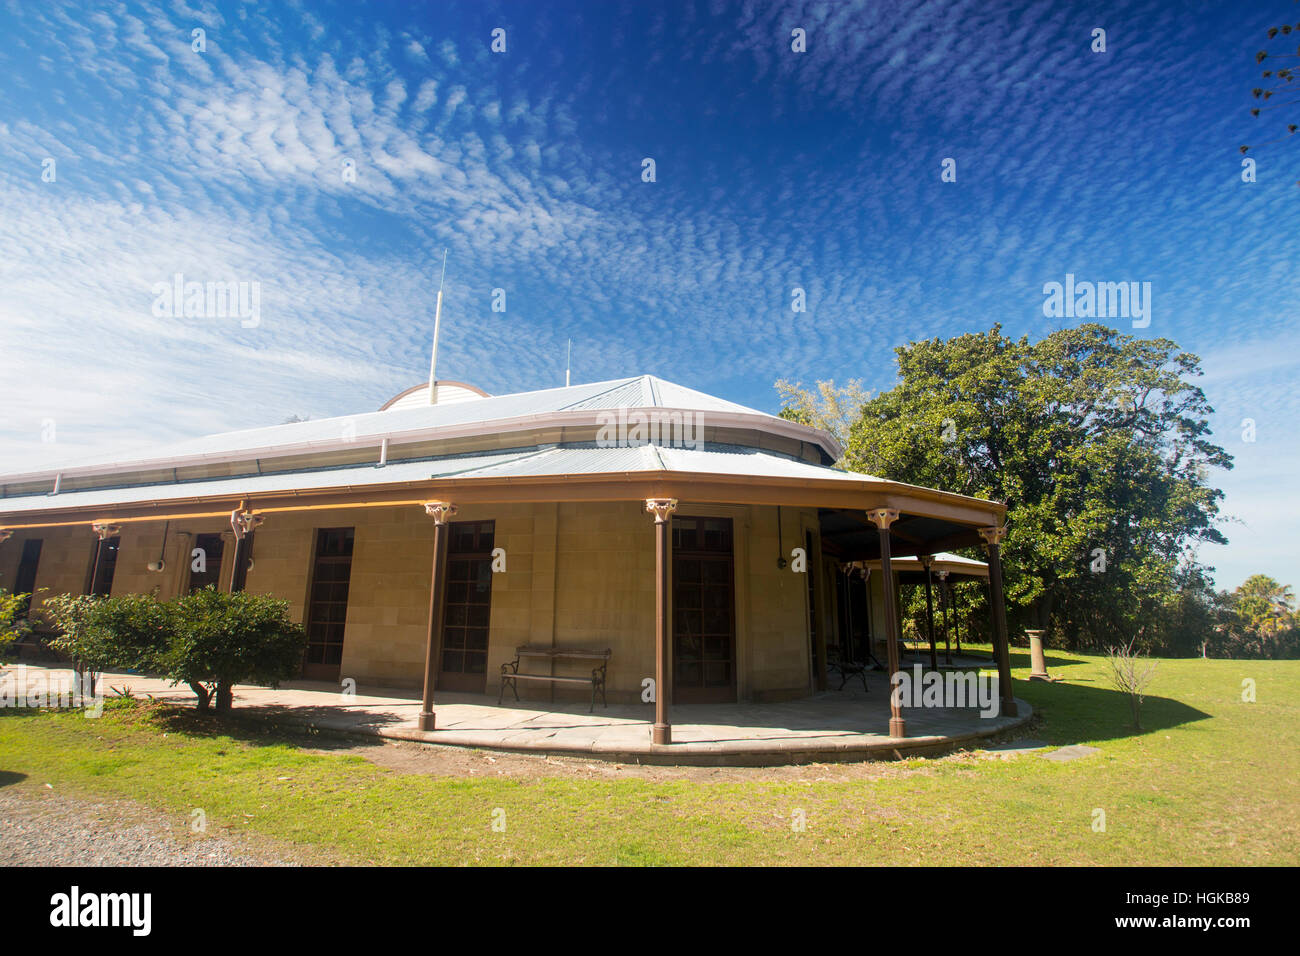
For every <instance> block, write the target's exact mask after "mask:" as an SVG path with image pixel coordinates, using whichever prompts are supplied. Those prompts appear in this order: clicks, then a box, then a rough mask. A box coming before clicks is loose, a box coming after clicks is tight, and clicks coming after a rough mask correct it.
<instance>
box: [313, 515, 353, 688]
mask: <svg viewBox="0 0 1300 956" xmlns="http://www.w3.org/2000/svg"><path fill="white" fill-rule="evenodd" d="M352 541H353V534H352V529H351V528H322V529H320V530H319V531H318V532H316V556H315V561H314V564H313V566H312V576H311V598H310V601H309V602H308V606H307V653H306V660H305V663H304V667H303V676H305V677H315V678H321V679H333V678H335V677H337V676H338V672H339V665H340V663H341V662H342V660H343V631H344V628H345V625H346V624H347V618H348V585H349V582H350V580H351V578H352Z"/></svg>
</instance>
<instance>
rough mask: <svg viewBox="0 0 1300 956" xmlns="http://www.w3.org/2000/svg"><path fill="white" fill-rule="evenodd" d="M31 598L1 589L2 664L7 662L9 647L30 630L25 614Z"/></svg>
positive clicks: (0, 654)
mask: <svg viewBox="0 0 1300 956" xmlns="http://www.w3.org/2000/svg"><path fill="white" fill-rule="evenodd" d="M30 597H31V595H30V594H10V593H9V592H8V591H6V590H5V589H4V588H0V664H3V663H4V661H5V652H6V651H7V650H8V649H9V645H11V644H12V643H13V642H14V641H16V640H17V639H18V638H20V637H22V636H23V634H24V633H26V631H27V630H28V627H27V621H26V619H25V617H24V612H25V611H26V610H27V601H28V599H29V598H30Z"/></svg>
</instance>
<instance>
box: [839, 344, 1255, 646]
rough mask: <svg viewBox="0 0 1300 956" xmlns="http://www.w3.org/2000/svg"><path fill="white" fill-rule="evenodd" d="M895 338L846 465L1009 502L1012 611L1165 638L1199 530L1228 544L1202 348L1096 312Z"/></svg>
mask: <svg viewBox="0 0 1300 956" xmlns="http://www.w3.org/2000/svg"><path fill="white" fill-rule="evenodd" d="M896 353H897V356H898V371H899V378H900V381H899V384H898V385H897V386H896V387H895V388H893V389H891V390H890V391H888V392H884V393H882V394H880V395H878V396H877V397H876V398H874V399H871V400H870V401H868V402H866V403H865V404H864V405H863V406H862V414H861V417H860V418H859V420H858V421H857V422H856V423H855V424H854V425H853V426H852V429H851V431H850V436H849V443H848V450H847V452H846V456H845V464H846V465H847V466H848V467H849V468H850V469H852V470H854V471H864V472H868V473H870V474H875V475H880V476H882V477H886V478H892V479H896V480H899V481H906V482H910V483H912V484H919V485H926V486H929V487H934V488H943V489H945V490H948V491H956V492H961V493H962V494H968V495H976V496H979V497H983V498H993V499H996V500H1000V501H1005V502H1006V503H1007V506H1008V516H1007V525H1008V534H1007V539H1006V542H1005V545H1004V558H1005V560H1004V564H1005V568H1006V576H1007V597H1008V601H1009V604H1010V610H1011V612H1012V616H1013V618H1014V619H1015V620H1016V621H1017V623H1018V624H1020V625H1022V626H1036V627H1053V628H1054V630H1056V631H1057V632H1058V633H1061V634H1062V635H1063V636H1065V637H1066V638H1067V639H1069V640H1070V641H1071V643H1083V644H1105V643H1112V642H1114V641H1115V640H1117V639H1123V640H1126V641H1127V640H1129V639H1132V638H1137V639H1138V640H1139V643H1140V644H1151V643H1157V644H1160V643H1163V640H1161V639H1159V637H1158V636H1156V635H1153V634H1152V633H1150V631H1151V627H1152V625H1153V624H1154V623H1155V622H1156V621H1158V620H1160V619H1161V614H1162V613H1167V612H1169V608H1170V606H1171V605H1173V604H1176V603H1177V595H1178V592H1179V590H1180V588H1181V587H1183V586H1199V579H1198V574H1197V565H1196V564H1195V561H1194V559H1193V549H1194V547H1195V545H1196V544H1197V543H1199V542H1207V541H1208V542H1216V543H1225V539H1224V537H1223V536H1222V535H1221V534H1220V533H1219V531H1218V530H1217V529H1216V527H1215V525H1216V521H1217V517H1218V510H1219V502H1220V500H1221V499H1222V492H1220V491H1219V490H1217V489H1216V488H1215V487H1213V485H1212V484H1211V483H1210V481H1211V478H1210V476H1211V473H1212V470H1213V469H1215V468H1231V467H1232V458H1231V456H1229V455H1228V454H1227V453H1226V452H1225V451H1224V450H1223V449H1222V448H1220V447H1219V446H1218V445H1216V444H1214V443H1213V442H1212V441H1211V437H1210V427H1209V423H1208V418H1209V416H1210V415H1211V414H1212V413H1213V409H1212V408H1210V406H1209V404H1208V403H1207V402H1206V399H1205V395H1204V394H1203V393H1202V391H1201V390H1200V388H1198V387H1197V386H1196V385H1195V384H1194V383H1193V381H1192V379H1194V378H1195V377H1196V376H1198V375H1199V374H1200V367H1199V360H1198V359H1197V358H1196V357H1195V356H1193V355H1190V354H1188V353H1186V352H1183V351H1181V350H1180V349H1179V348H1178V347H1177V345H1175V344H1174V343H1173V342H1171V341H1169V340H1168V339H1135V338H1133V337H1132V336H1128V335H1123V334H1121V333H1119V332H1117V331H1115V330H1113V329H1108V328H1105V327H1104V326H1101V325H1098V324H1087V325H1083V326H1080V327H1077V328H1070V329H1063V330H1060V331H1057V332H1053V333H1052V334H1050V335H1048V336H1047V337H1046V338H1044V339H1042V340H1040V341H1038V342H1031V341H1030V340H1029V339H1028V337H1024V338H1021V339H1019V340H1013V339H1010V338H1008V337H1006V336H1004V335H1003V334H1002V331H1001V328H1000V326H996V325H995V326H994V327H993V328H992V329H990V330H989V331H988V332H983V333H972V334H968V335H961V336H957V337H956V338H952V339H948V340H946V341H943V340H939V339H934V340H927V341H922V342H912V343H910V344H908V345H906V346H904V347H902V348H899V349H897V350H896ZM1188 582H1191V584H1189V583H1188Z"/></svg>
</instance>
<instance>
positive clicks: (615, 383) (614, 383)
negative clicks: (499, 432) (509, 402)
mask: <svg viewBox="0 0 1300 956" xmlns="http://www.w3.org/2000/svg"><path fill="white" fill-rule="evenodd" d="M635 381H636V379H635V378H620V379H610V386H609V388H606V389H602V390H601V391H599V392H596V393H594V394H592V395H587V396H586V397H584V398H575V399H574V400H573V401H571V402H569V404H567V405H561V406H560V407H559V409H558V411H565V410H566V409H569V408H572V407H573V406H574V405H579V404H582V403H584V402H590V401H592V400H593V399H596V398H600V396H602V395H608V394H609V393H610V392H615V391H618V389H620V388H626V387H627V385H628V383H629V382H635ZM587 384H588V386H591V385H603V384H605V383H604V382H589V383H587ZM565 387H566V388H578V387H579V386H577V385H569V386H565ZM540 391H549V389H540ZM515 394H517V395H528V394H530V393H528V392H516V393H515ZM503 397H504V396H503Z"/></svg>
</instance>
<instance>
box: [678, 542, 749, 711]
mask: <svg viewBox="0 0 1300 956" xmlns="http://www.w3.org/2000/svg"><path fill="white" fill-rule="evenodd" d="M672 529H673V697H674V699H675V700H678V701H681V702H689V701H701V702H704V701H722V700H734V699H735V678H736V675H735V669H736V658H735V623H734V617H733V608H734V604H735V599H734V595H733V591H732V587H733V582H732V530H731V520H730V519H729V518H693V517H684V518H674V519H673V522H672Z"/></svg>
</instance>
